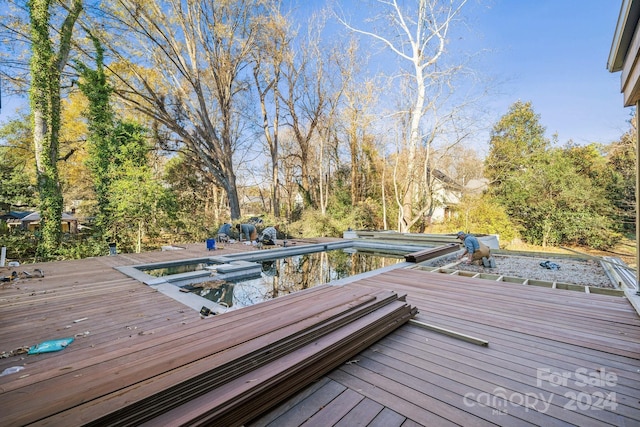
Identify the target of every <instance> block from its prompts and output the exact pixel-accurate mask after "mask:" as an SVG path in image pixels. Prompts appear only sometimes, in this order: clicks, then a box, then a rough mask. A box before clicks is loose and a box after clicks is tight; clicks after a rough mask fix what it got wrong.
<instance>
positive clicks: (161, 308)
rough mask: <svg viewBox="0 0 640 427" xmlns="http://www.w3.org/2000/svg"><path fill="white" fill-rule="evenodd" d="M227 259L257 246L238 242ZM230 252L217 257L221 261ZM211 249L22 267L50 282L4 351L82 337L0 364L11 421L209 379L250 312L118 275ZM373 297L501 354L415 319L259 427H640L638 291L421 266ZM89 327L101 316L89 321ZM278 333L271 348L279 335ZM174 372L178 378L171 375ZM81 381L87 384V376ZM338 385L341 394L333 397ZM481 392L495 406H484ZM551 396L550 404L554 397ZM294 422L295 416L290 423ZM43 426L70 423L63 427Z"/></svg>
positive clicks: (7, 313) (0, 296) (379, 285)
mask: <svg viewBox="0 0 640 427" xmlns="http://www.w3.org/2000/svg"><path fill="white" fill-rule="evenodd" d="M227 250H229V251H245V250H253V248H250V247H245V246H244V245H227V246H226V247H225V250H224V251H227ZM222 253H223V251H217V253H216V255H220V254H222ZM208 255H212V253H210V252H208V251H206V248H205V246H204V244H202V245H194V246H189V247H188V248H187V249H186V250H185V251H167V252H153V253H146V254H126V255H118V256H115V257H99V258H95V259H89V260H81V261H65V262H60V263H47V264H42V265H32V266H21V267H20V268H19V269H20V270H22V269H24V270H27V271H31V270H32V269H34V268H38V267H41V268H42V269H43V270H44V271H45V277H44V278H35V277H34V278H31V279H26V280H20V281H18V282H16V283H12V284H9V285H8V286H7V285H6V284H5V285H4V286H2V287H1V288H0V346H1V347H0V351H10V350H13V349H16V348H18V347H21V346H25V345H33V344H35V343H37V342H40V341H44V340H47V339H52V338H60V337H64V336H74V335H76V334H80V335H79V336H78V338H76V341H75V342H74V343H73V344H72V345H70V346H69V347H68V348H66V349H65V350H63V351H61V352H58V353H49V354H41V355H30V356H25V355H21V356H11V357H8V358H5V359H0V370H2V369H5V368H7V367H10V366H16V365H22V366H24V367H25V369H24V370H23V371H21V372H20V373H18V374H12V375H8V376H4V377H0V413H2V415H3V423H4V424H7V425H21V424H24V423H23V422H21V421H18V420H28V419H37V418H22V417H23V416H24V417H30V416H31V415H29V414H30V413H32V414H36V415H37V417H43V416H44V417H47V416H48V415H52V414H53V413H55V412H58V411H60V410H61V408H60V407H57V406H56V404H55V401H56V399H55V397H50V396H47V393H49V394H51V395H54V396H55V394H56V393H58V394H59V395H60V396H63V397H64V399H63V400H66V399H71V400H73V401H74V402H76V404H78V405H80V406H78V407H79V408H80V407H82V405H83V404H85V403H83V402H85V401H84V400H83V399H82V394H83V393H84V394H86V397H89V396H94V397H95V394H93V395H92V394H91V393H93V392H92V391H91V389H92V388H95V389H96V390H98V391H99V393H102V394H104V393H108V391H107V390H108V387H106V386H107V385H108V384H109V381H106V380H105V379H104V378H101V376H105V375H107V376H109V375H111V376H119V377H120V378H121V380H122V383H121V385H120V386H121V387H125V388H127V387H131V388H135V387H137V386H139V387H141V388H143V389H144V388H145V387H149V389H152V390H166V389H169V388H170V387H172V386H173V385H175V384H176V383H177V382H180V381H184V380H186V379H188V378H191V377H194V376H197V375H198V373H199V372H202V369H203V366H205V365H207V364H209V365H211V364H212V363H217V362H214V361H213V360H214V359H207V358H206V357H204V358H203V356H202V355H204V354H205V353H206V351H207V350H208V349H210V348H213V347H215V346H216V345H217V341H216V339H217V340H218V341H219V342H225V341H229V340H233V339H234V338H237V337H236V336H235V335H237V334H235V335H234V334H233V333H231V332H229V331H225V328H224V327H223V326H222V325H223V324H224V322H226V321H227V320H229V319H231V318H233V317H234V316H242V313H245V312H244V311H238V312H235V314H232V312H229V313H227V315H225V316H221V317H220V318H218V319H216V318H215V317H217V316H215V317H214V318H207V319H204V320H203V319H200V316H199V314H198V313H197V312H196V311H194V310H191V309H188V308H186V307H185V306H183V305H182V304H180V303H178V302H177V301H174V300H172V299H170V298H168V297H166V296H165V295H163V294H160V293H158V292H155V291H154V290H153V289H152V288H150V287H148V286H146V285H142V284H140V283H138V282H136V281H135V280H133V279H131V278H128V277H126V276H124V275H122V274H121V273H120V272H118V271H117V270H115V269H113V267H115V266H122V265H129V264H134V263H149V262H158V261H167V260H172V259H184V258H196V257H203V256H208ZM23 267H24V268H23ZM372 288H374V289H379V290H383V289H390V290H393V291H395V292H397V293H398V294H407V302H408V303H409V304H411V305H414V306H417V307H418V309H419V310H420V313H419V314H418V316H417V319H420V320H422V321H424V322H427V323H430V324H434V325H437V326H440V327H443V328H446V329H451V330H455V331H458V332H460V333H464V334H468V335H473V336H477V337H480V338H482V339H486V340H488V341H489V346H488V347H486V348H484V347H479V346H476V345H473V344H471V343H467V342H464V341H461V340H457V339H455V338H453V337H449V336H445V335H441V334H438V333H436V332H433V331H429V330H425V329H422V328H418V327H415V326H411V325H405V326H402V327H400V328H399V329H397V330H396V331H395V332H393V333H392V334H390V335H388V336H386V337H385V338H383V339H381V340H380V341H378V342H377V343H376V344H374V345H372V346H369V347H368V348H367V349H365V350H363V351H362V352H361V353H360V354H358V355H355V356H353V357H351V358H350V360H351V361H352V362H351V363H350V364H347V365H342V366H340V367H339V368H338V369H335V370H333V371H332V372H331V373H329V374H327V375H326V376H324V377H322V378H321V379H320V380H319V381H317V382H316V383H314V384H313V385H312V386H310V388H309V389H305V390H302V391H300V392H299V393H297V394H296V395H295V396H294V397H292V398H291V399H290V400H288V401H287V402H285V403H283V404H282V405H281V406H277V407H276V408H273V409H272V410H269V411H265V412H264V413H263V414H262V415H261V416H260V417H259V418H257V419H256V420H254V421H253V422H251V423H247V425H248V426H261V425H272V426H276V425H277V426H280V425H302V424H303V423H305V422H306V423H307V425H321V424H322V425H323V426H324V425H332V424H333V425H340V426H346V425H352V424H350V420H358V422H359V423H360V424H362V425H370V426H373V425H381V424H380V423H388V424H385V426H388V425H398V426H399V425H402V426H407V427H408V426H414V425H460V424H464V425H487V424H495V425H509V426H510V425H530V424H535V425H567V424H573V425H585V426H588V425H593V426H601V425H637V424H640V410H639V409H638V408H637V402H638V401H639V400H640V378H639V377H638V374H637V373H638V370H639V369H640V317H639V316H638V314H637V313H636V312H635V311H634V309H633V307H632V306H631V304H629V302H628V301H627V300H626V299H625V298H622V297H616V296H606V295H596V294H586V293H584V294H583V293H579V292H572V291H563V290H558V289H550V288H544V287H536V286H527V285H521V284H515V283H508V282H494V281H488V280H478V279H473V278H468V277H461V276H450V275H446V274H437V273H431V272H426V271H419V270H406V269H405V270H401V271H389V272H386V273H382V274H378V275H374V276H371V277H368V278H366V279H360V280H358V281H357V282H354V283H351V284H348V285H344V287H343V288H342V289H341V292H345V294H344V295H345V296H346V295H351V296H354V295H362V294H363V293H367V292H370V290H371V289H372ZM324 292H327V291H326V290H323V289H318V290H315V291H314V294H313V295H314V297H313V299H309V300H308V301H306V302H305V299H304V298H302V297H299V296H293V297H291V298H290V299H289V300H290V302H291V304H293V305H292V306H291V307H289V309H290V310H289V309H286V310H285V307H286V304H285V303H284V302H285V301H287V299H285V300H281V301H280V302H277V303H271V304H273V305H275V307H278V308H277V309H275V308H274V307H273V306H270V305H269V304H267V305H265V306H263V307H259V308H254V310H258V311H256V312H255V313H260V314H256V315H254V316H248V317H247V318H246V319H245V321H244V323H243V324H244V326H241V328H242V327H244V328H246V329H245V331H249V330H252V331H253V332H259V333H264V334H265V337H267V336H269V335H268V334H269V333H268V331H269V327H268V325H264V323H265V322H266V323H269V322H275V321H282V317H281V316H278V314H277V313H271V314H270V312H271V311H272V309H274V310H275V311H277V310H278V309H280V310H284V311H283V313H285V312H286V313H287V314H286V315H285V316H295V315H296V313H297V311H300V310H302V311H307V310H313V309H312V307H313V306H315V305H316V304H322V300H323V297H322V295H324ZM294 295H295V294H294ZM280 304H282V305H280ZM295 307H298V309H297V310H296V308H295ZM324 308H327V309H328V307H324ZM307 314H308V313H307ZM283 315H284V314H283ZM300 316H301V317H299V318H303V317H304V316H303V315H302V314H300ZM83 318H86V320H82V321H80V322H77V323H74V320H77V319H83ZM258 319H259V320H258ZM277 319H280V320H277ZM236 320H237V319H236ZM256 320H258V321H256ZM290 320H293V317H291V319H290ZM215 322H220V323H219V326H220V329H218V330H217V331H216V332H215V333H212V332H211V331H212V330H211V329H210V328H211V325H212V324H214V323H215ZM84 332H89V334H88V335H86V336H85V335H84ZM207 334H208V335H207ZM269 337H270V338H265V340H268V339H272V338H273V335H271V336H269ZM212 346H213V347H212ZM198 355H199V356H198ZM163 356H164V357H165V359H162V357H163ZM194 357H195V359H198V357H200V359H198V360H202V362H201V365H198V363H192V362H195V361H194V360H192V358H194ZM356 360H357V362H356ZM185 364H186V365H185ZM167 369H170V370H171V371H172V372H173V374H172V375H167V374H166V373H163V372H166V371H167ZM540 372H542V373H543V374H544V373H545V372H551V373H555V374H558V375H561V376H562V375H568V380H567V381H566V384H561V385H560V386H557V385H554V384H552V383H551V381H550V380H549V378H548V377H544V375H543V377H542V378H538V377H537V376H538V375H540ZM578 372H583V373H585V374H591V375H594V376H597V375H600V374H602V375H606V374H615V380H610V381H609V382H608V384H595V385H594V384H590V385H581V384H580V383H579V381H578V378H577V377H576V374H577V373H578ZM140 373H142V374H143V375H142V376H141V377H140V378H147V379H146V380H144V381H140V380H138V379H136V378H138V377H137V375H138V374H140ZM75 375H79V376H78V377H76V379H75V380H74V379H72V378H73V377H74V376H75ZM300 375H301V376H302V375H304V372H301V373H300ZM56 378H58V379H60V378H65V384H66V386H65V387H64V388H65V390H62V391H61V390H60V388H59V387H58V386H59V384H60V383H58V382H57V381H58V380H56ZM609 378H611V377H609ZM594 381H595V380H594ZM112 384H115V383H112ZM325 387H327V388H326V389H325ZM330 389H336V390H341V391H340V392H335V393H333V394H331V393H328V390H330ZM100 390H102V391H100ZM19 391H20V392H23V391H24V392H27V391H28V392H30V393H35V395H36V396H37V399H34V398H31V397H30V398H29V399H24V398H23V399H22V400H20V399H18V398H15V397H14V396H17V395H18V392H19ZM13 393H16V394H15V395H13ZM481 393H484V396H487V397H488V398H489V399H490V401H491V402H493V403H494V404H493V405H491V404H489V405H482V404H481V403H480V402H478V401H477V400H474V399H476V398H477V397H478V396H479V395H480V394H481ZM580 393H582V397H583V398H591V399H592V400H591V406H589V407H582V408H580V407H577V405H574V406H575V407H571V404H572V403H576V402H572V400H575V399H576V397H577V396H578V395H579V394H580ZM596 393H603V394H604V395H610V393H616V394H615V399H614V401H609V403H613V404H615V408H614V407H611V406H609V407H604V408H598V407H596V406H595V405H596V401H595V398H594V396H596ZM505 394H506V396H507V397H509V396H516V397H518V396H527V395H528V394H529V395H530V396H537V397H538V398H539V399H542V398H544V399H546V400H548V401H550V405H549V407H548V408H546V409H545V410H542V409H541V408H542V407H538V410H534V409H533V408H527V406H526V404H525V403H522V404H513V402H506V401H505V400H504V398H503V399H502V400H501V399H500V397H501V396H502V397H504V396H505ZM20 395H22V396H24V394H23V393H20ZM106 396H108V394H107V395H106ZM140 396H141V397H142V396H143V395H140ZM465 397H467V399H466V400H465ZM114 398H115V397H114ZM316 399H318V400H316ZM116 401H117V399H115V400H114V402H116ZM305 402H306V403H305ZM505 402H506V403H505ZM536 402H537V404H538V405H541V404H542V402H541V400H538V401H536ZM516 403H517V402H516ZM530 403H531V402H530ZM260 404H261V405H262V403H260ZM565 405H567V406H568V407H569V408H570V409H565V408H564V407H565ZM116 406H117V405H115V406H114V407H116ZM194 406H196V408H195V409H196V410H197V409H198V408H197V405H195V404H194ZM303 408H305V409H304V411H302V409H303ZM527 409H529V410H527ZM71 413H72V412H70V414H71ZM6 414H8V415H9V416H8V417H7V416H6ZM296 414H297V415H296ZM286 419H289V420H295V421H290V422H287V423H284V424H283V420H286ZM12 420H13V421H12ZM44 420H47V418H44ZM68 421H69V422H68V423H67V425H79V424H81V423H82V422H83V420H82V419H81V418H77V419H74V418H73V417H71V418H69V419H68ZM85 421H86V420H85ZM41 424H42V425H47V424H55V423H54V422H53V418H51V419H49V422H48V423H47V422H46V421H43V422H42V423H41Z"/></svg>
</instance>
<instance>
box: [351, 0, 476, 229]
mask: <svg viewBox="0 0 640 427" xmlns="http://www.w3.org/2000/svg"><path fill="white" fill-rule="evenodd" d="M466 2H467V0H419V1H417V4H415V3H414V2H406V3H405V2H398V1H397V0H378V1H377V3H378V4H379V5H380V8H382V9H383V10H384V11H383V12H381V13H380V14H379V15H377V16H376V17H375V18H374V19H373V20H371V21H370V22H371V23H376V22H381V21H383V22H384V24H383V28H386V29H387V30H388V34H385V33H384V30H383V29H371V30H367V29H363V28H356V27H354V26H352V25H351V24H350V23H349V22H347V21H346V19H344V18H340V21H341V22H342V23H343V24H344V25H345V26H346V27H347V28H349V29H350V30H352V31H354V32H356V33H358V34H362V35H365V36H367V37H371V38H373V39H374V40H377V41H379V42H381V43H382V44H383V45H384V46H386V47H387V48H388V49H390V50H391V52H393V53H394V54H395V55H396V56H397V57H398V58H400V59H401V60H403V61H405V62H406V63H407V64H408V68H409V69H410V72H407V73H408V75H409V76H410V78H411V81H410V82H409V81H407V82H408V83H411V88H412V91H411V95H412V98H411V99H412V102H411V105H410V107H409V109H408V123H409V127H408V132H407V135H406V141H407V155H406V157H405V162H404V163H403V170H405V171H406V173H405V174H404V175H405V182H404V186H402V185H397V186H396V189H397V192H398V194H397V195H396V200H397V201H398V208H399V218H398V228H399V229H400V231H408V230H409V229H410V228H411V226H412V225H413V224H414V223H415V222H416V221H417V220H418V218H420V217H421V216H422V213H423V212H418V213H416V212H414V205H415V204H416V202H417V201H418V199H419V197H420V195H419V193H420V191H421V189H420V185H419V181H420V178H419V176H420V175H421V174H423V173H424V171H425V170H427V169H425V168H428V167H429V166H428V165H429V159H428V155H429V151H430V150H429V147H428V144H429V142H428V141H430V140H432V138H431V137H429V136H427V139H426V141H427V147H426V150H425V151H424V154H425V155H426V156H427V157H426V159H425V161H422V162H419V153H418V150H419V147H421V146H422V144H423V143H424V142H425V135H423V132H422V131H421V126H422V122H423V118H424V116H425V113H426V111H427V110H428V109H429V108H431V109H432V108H433V105H432V103H433V101H434V100H433V99H430V98H429V95H430V91H431V90H432V89H434V88H435V89H436V90H437V88H438V87H439V86H440V85H441V84H442V81H443V79H446V78H447V77H448V76H450V74H451V73H452V72H453V71H454V70H455V69H456V68H457V67H453V68H450V69H446V68H444V67H442V66H438V65H439V63H440V60H441V58H442V56H443V55H444V54H445V47H446V41H447V38H448V36H449V30H450V27H451V24H452V22H453V21H454V19H455V18H456V16H458V15H459V12H460V10H461V8H462V7H463V6H464V4H465V3H466ZM414 4H415V6H414ZM440 87H441V86H440ZM432 111H433V109H432ZM421 163H422V164H423V165H424V166H423V168H422V171H421V170H420V166H419V165H420V164H421ZM424 209H428V207H424V208H423V209H421V211H423V210H424Z"/></svg>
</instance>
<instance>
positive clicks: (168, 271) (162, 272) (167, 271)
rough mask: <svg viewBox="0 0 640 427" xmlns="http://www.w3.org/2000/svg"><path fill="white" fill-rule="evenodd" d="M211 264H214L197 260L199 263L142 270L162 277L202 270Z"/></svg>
mask: <svg viewBox="0 0 640 427" xmlns="http://www.w3.org/2000/svg"><path fill="white" fill-rule="evenodd" d="M212 265H214V263H210V262H207V263H204V262H199V263H191V264H180V265H172V266H171V267H164V268H153V269H144V270H143V271H144V272H145V273H147V274H148V275H150V276H153V277H164V276H170V275H173V274H180V273H188V272H191V271H199V270H203V269H204V268H205V267H209V266H212Z"/></svg>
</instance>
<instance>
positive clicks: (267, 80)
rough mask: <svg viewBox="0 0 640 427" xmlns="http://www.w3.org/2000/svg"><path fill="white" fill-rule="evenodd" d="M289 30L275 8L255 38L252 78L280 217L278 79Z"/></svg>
mask: <svg viewBox="0 0 640 427" xmlns="http://www.w3.org/2000/svg"><path fill="white" fill-rule="evenodd" d="M289 32H290V28H289V24H288V22H287V20H286V18H285V17H284V16H282V15H280V14H279V13H278V12H277V11H274V13H273V17H272V19H271V20H270V21H269V22H268V23H266V25H265V26H264V27H263V31H262V33H261V34H260V37H259V38H258V46H259V47H258V49H256V50H255V52H254V63H253V78H254V82H255V86H256V90H257V92H258V97H259V99H260V113H261V118H262V123H261V127H262V130H263V133H264V137H265V140H266V142H267V147H268V150H269V155H270V159H271V209H272V210H273V215H274V216H275V217H276V218H278V217H280V196H279V188H280V178H279V176H280V172H279V167H278V164H279V161H278V155H279V126H280V118H281V114H282V113H281V108H280V80H281V77H282V67H283V63H284V60H285V56H286V55H288V54H289V49H290V37H291V35H290V34H289ZM270 95H271V96H270ZM269 100H270V101H271V103H270V102H269ZM271 106H272V108H271Z"/></svg>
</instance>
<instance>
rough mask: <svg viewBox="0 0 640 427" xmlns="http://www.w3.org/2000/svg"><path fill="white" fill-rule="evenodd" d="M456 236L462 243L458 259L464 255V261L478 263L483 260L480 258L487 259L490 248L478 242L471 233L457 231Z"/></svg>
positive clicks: (489, 254)
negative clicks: (462, 246) (461, 250)
mask: <svg viewBox="0 0 640 427" xmlns="http://www.w3.org/2000/svg"><path fill="white" fill-rule="evenodd" d="M457 236H458V239H460V240H462V243H463V244H464V252H463V253H462V255H460V256H459V257H458V259H462V258H464V256H465V255H466V256H467V260H466V261H465V263H467V264H471V263H477V264H480V263H481V262H482V261H483V260H482V258H486V259H488V258H489V257H490V256H491V249H489V247H488V246H487V245H485V244H484V243H482V242H480V241H479V240H478V238H477V237H476V236H474V235H473V234H467V233H465V232H464V231H459V232H458V235H457Z"/></svg>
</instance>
